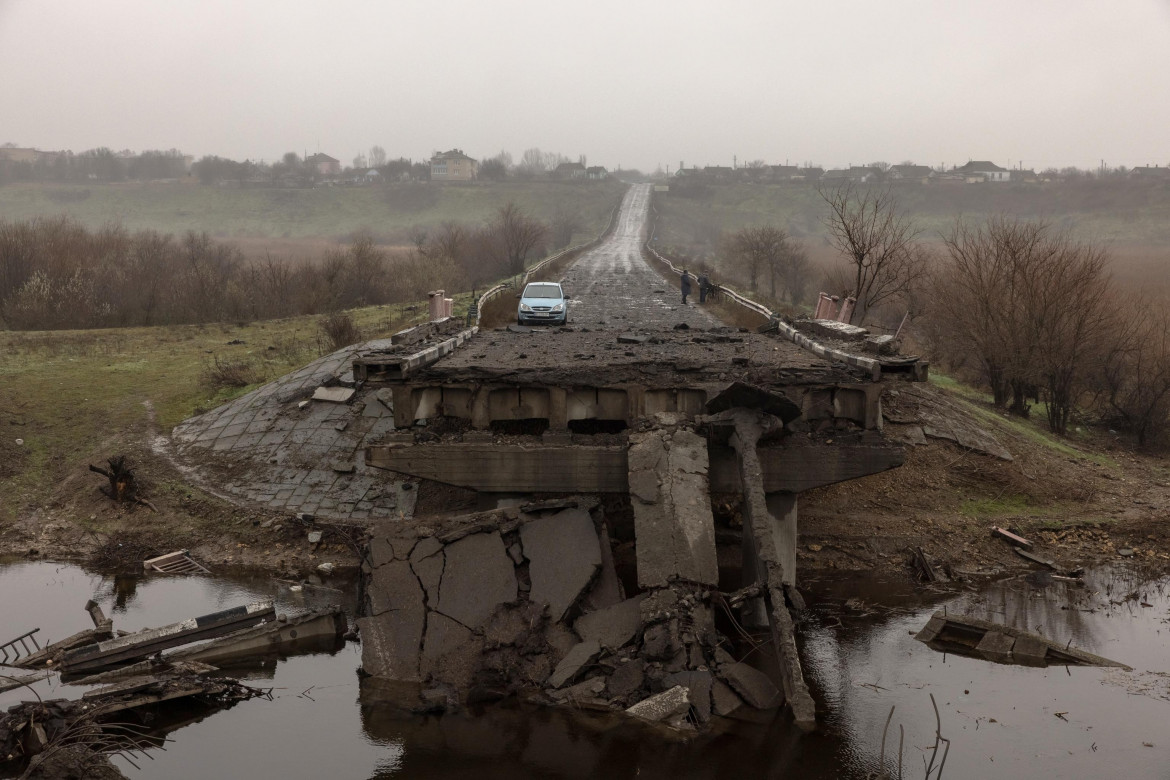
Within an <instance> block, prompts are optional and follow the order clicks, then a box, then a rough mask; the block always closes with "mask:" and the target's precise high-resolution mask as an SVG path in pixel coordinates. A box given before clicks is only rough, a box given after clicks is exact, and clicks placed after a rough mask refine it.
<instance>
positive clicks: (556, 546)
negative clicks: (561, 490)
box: [520, 509, 601, 621]
mask: <svg viewBox="0 0 1170 780" xmlns="http://www.w3.org/2000/svg"><path fill="white" fill-rule="evenodd" d="M520 543H521V545H523V547H524V557H526V558H527V559H528V561H529V564H528V572H529V575H530V577H531V578H532V590H531V592H530V593H529V594H528V598H529V599H531V600H532V601H535V602H537V603H542V604H548V605H549V617H550V618H552V620H554V621H560V620H562V619H563V618H564V616H565V613H566V612H568V611H569V608H570V607H572V606H573V605H574V604H576V603H577V600H578V599H579V598H580V597H581V594H582V593H583V592H584V591H585V589H586V588H587V587H588V586H589V584H590V583H591V582H592V581H593V578H594V577H595V576H596V575H597V572H598V571H599V570H600V569H601V549H600V547H599V544H598V539H597V531H596V529H595V528H594V526H593V518H591V517H590V516H589V513H588V512H585V511H584V510H581V509H566V510H564V511H562V512H558V513H557V514H555V515H552V516H550V517H542V518H540V519H539V520H534V521H532V522H530V523H526V524H525V525H522V526H520Z"/></svg>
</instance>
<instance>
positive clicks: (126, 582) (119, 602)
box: [114, 574, 138, 612]
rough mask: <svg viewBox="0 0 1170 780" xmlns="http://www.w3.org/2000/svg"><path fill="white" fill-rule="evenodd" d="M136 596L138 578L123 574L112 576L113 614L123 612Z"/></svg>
mask: <svg viewBox="0 0 1170 780" xmlns="http://www.w3.org/2000/svg"><path fill="white" fill-rule="evenodd" d="M137 594H138V577H131V576H128V575H125V574H115V575H114V612H125V611H126V606H127V605H128V604H132V603H134V597H135V596H136V595H137Z"/></svg>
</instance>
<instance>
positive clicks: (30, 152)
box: [0, 146, 61, 163]
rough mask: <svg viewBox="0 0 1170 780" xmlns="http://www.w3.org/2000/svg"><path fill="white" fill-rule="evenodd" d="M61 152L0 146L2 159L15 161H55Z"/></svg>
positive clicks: (0, 158)
mask: <svg viewBox="0 0 1170 780" xmlns="http://www.w3.org/2000/svg"><path fill="white" fill-rule="evenodd" d="M60 156H61V152H42V151H41V150H40V149H32V148H25V147H19V146H0V160H5V161H7V162H14V163H38V162H53V161H54V160H56V159H57V158H58V157H60Z"/></svg>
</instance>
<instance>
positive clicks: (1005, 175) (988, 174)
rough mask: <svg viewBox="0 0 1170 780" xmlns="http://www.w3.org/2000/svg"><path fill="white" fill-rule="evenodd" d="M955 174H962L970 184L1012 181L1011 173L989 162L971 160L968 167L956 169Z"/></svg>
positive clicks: (963, 166)
mask: <svg viewBox="0 0 1170 780" xmlns="http://www.w3.org/2000/svg"><path fill="white" fill-rule="evenodd" d="M953 172H954V173H961V174H962V175H963V176H965V177H967V181H968V182H980V181H1011V171H1009V170H1008V169H1007V168H1000V167H999V166H998V165H996V164H995V163H993V162H989V161H987V160H971V161H969V162H968V163H967V164H966V165H962V166H959V167H958V168H955V169H954V171H953Z"/></svg>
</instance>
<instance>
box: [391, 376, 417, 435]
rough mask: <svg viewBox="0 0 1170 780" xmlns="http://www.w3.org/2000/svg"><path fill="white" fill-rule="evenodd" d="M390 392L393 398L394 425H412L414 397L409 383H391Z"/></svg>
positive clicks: (403, 426)
mask: <svg viewBox="0 0 1170 780" xmlns="http://www.w3.org/2000/svg"><path fill="white" fill-rule="evenodd" d="M390 392H391V393H392V395H393V399H394V427H395V428H409V427H411V426H412V425H414V399H413V398H411V387H410V385H393V386H391V388H390Z"/></svg>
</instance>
